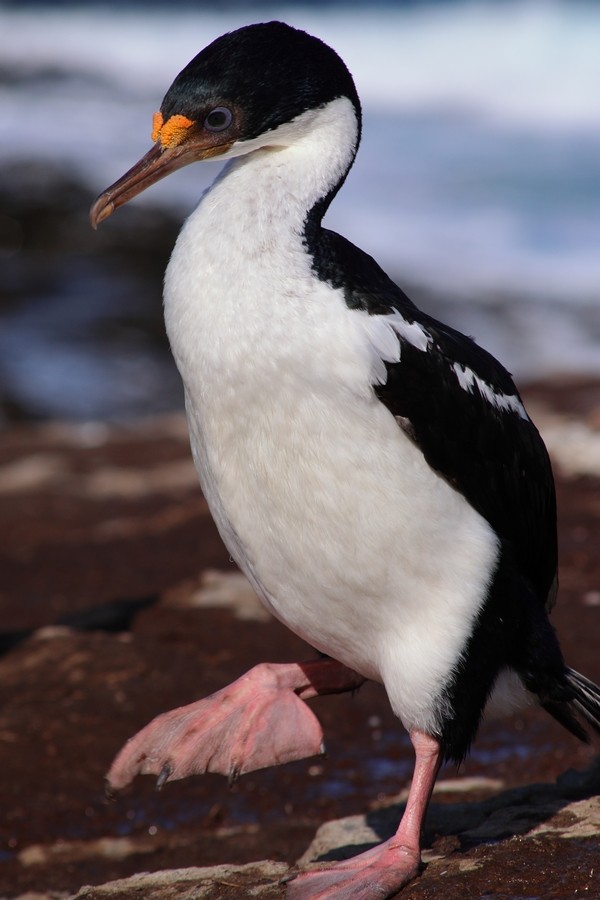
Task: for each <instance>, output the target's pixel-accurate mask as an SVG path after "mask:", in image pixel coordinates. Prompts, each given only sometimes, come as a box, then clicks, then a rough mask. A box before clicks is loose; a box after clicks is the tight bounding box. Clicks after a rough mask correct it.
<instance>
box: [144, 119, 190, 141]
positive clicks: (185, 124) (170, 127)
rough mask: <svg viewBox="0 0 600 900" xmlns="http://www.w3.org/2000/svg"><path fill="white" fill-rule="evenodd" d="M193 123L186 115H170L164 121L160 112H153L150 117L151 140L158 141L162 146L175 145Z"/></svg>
mask: <svg viewBox="0 0 600 900" xmlns="http://www.w3.org/2000/svg"><path fill="white" fill-rule="evenodd" d="M193 124H194V123H193V122H192V120H191V119H188V118H186V116H171V117H170V118H168V119H167V121H166V122H165V120H164V119H163V117H162V113H160V112H155V113H154V115H153V117H152V140H153V141H154V142H156V141H160V142H161V144H162V145H163V147H177V146H178V144H181V142H182V141H183V139H184V138H185V136H186V134H187V130H188V128H191V127H192V125H193Z"/></svg>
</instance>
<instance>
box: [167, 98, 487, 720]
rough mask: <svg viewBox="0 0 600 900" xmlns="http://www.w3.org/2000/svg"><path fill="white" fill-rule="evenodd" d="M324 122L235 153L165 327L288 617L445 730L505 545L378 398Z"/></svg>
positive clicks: (193, 420)
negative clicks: (334, 274)
mask: <svg viewBox="0 0 600 900" xmlns="http://www.w3.org/2000/svg"><path fill="white" fill-rule="evenodd" d="M345 102H346V101H335V104H338V107H337V112H336V113H335V115H334V114H332V110H331V109H329V110H327V108H326V112H328V118H327V117H326V116H324V122H325V125H326V126H327V128H329V129H330V130H331V129H332V121H333V122H334V124H335V122H336V121H337V123H338V126H339V127H341V126H342V125H343V124H344V121H345V120H344V117H345V116H346V113H347V110H346V108H345V107H340V104H342V103H345ZM335 104H331V105H330V106H331V107H335ZM334 111H335V110H334ZM313 115H314V114H313ZM336 115H337V120H336ZM344 127H347V123H346V125H345V126H344ZM315 132H318V129H315V127H314V123H313V126H312V129H311V141H312V143H310V142H308V144H307V143H306V142H304V144H303V142H302V141H299V142H297V143H295V144H294V145H293V146H291V147H288V148H286V149H279V150H258V151H256V152H255V153H253V154H251V155H249V156H246V157H244V158H243V159H241V160H239V161H236V162H235V163H234V164H233V165H232V166H231V168H230V169H229V170H228V171H227V173H226V174H225V176H223V177H222V178H221V179H220V180H219V181H218V182H217V183H216V184H215V186H213V188H212V189H211V191H210V192H209V193H208V194H207V195H206V196H205V198H204V199H203V201H202V202H201V204H200V206H199V207H198V209H197V210H196V211H195V213H193V215H192V216H191V217H190V219H189V220H188V222H187V223H186V225H185V227H184V229H183V231H182V233H181V235H180V238H179V240H178V242H177V246H176V248H175V251H174V253H173V257H172V260H171V263H170V264H169V268H168V271H167V276H166V282H165V316H166V321H167V329H168V332H169V337H170V340H171V344H172V348H173V352H174V355H175V358H176V361H177V364H178V366H179V369H180V371H181V374H182V377H183V381H184V384H185V389H186V404H187V410H188V419H189V424H190V433H191V441H192V450H193V453H194V459H195V462H196V466H197V469H198V472H199V475H200V479H201V482H202V487H203V490H204V492H205V495H206V498H207V501H208V502H209V504H210V506H211V510H212V512H213V515H214V517H215V521H216V523H217V526H218V527H219V530H220V532H221V535H222V536H223V539H224V541H225V543H226V544H227V546H228V547H229V550H230V552H231V553H232V555H233V556H234V557H235V558H236V560H237V561H238V563H239V565H240V566H241V568H242V569H243V570H244V571H245V572H246V573H247V574H248V576H249V577H250V579H251V580H252V582H253V583H254V585H255V587H256V588H257V589H258V590H259V592H260V594H261V596H262V598H263V600H264V602H265V603H266V604H267V605H268V606H269V607H270V608H271V610H272V611H273V612H274V614H275V615H276V616H277V617H278V618H280V619H281V620H282V621H283V622H284V623H285V624H286V625H288V626H289V627H290V628H291V629H292V630H293V631H295V632H296V633H297V634H299V635H301V636H302V637H303V638H305V639H306V640H307V641H308V642H309V643H310V644H312V645H313V646H314V647H316V648H318V649H320V650H322V651H323V652H325V653H328V654H330V655H331V656H333V657H335V658H337V659H339V660H341V661H342V662H344V663H345V664H347V665H348V666H350V667H351V668H353V669H356V670H358V671H360V672H362V673H363V674H364V675H366V676H367V677H370V678H373V679H376V680H379V681H382V682H383V683H384V684H385V686H386V689H387V691H388V694H389V696H390V701H391V703H392V706H393V708H394V710H395V712H396V713H397V714H398V715H399V716H400V718H401V719H402V721H403V722H404V724H405V725H406V726H407V727H413V726H417V727H422V728H428V729H432V728H433V729H435V727H436V725H437V723H438V721H439V716H440V713H441V712H442V709H441V708H440V703H441V702H442V701H441V690H442V687H443V685H444V684H445V683H446V681H447V679H448V678H449V676H450V674H451V672H452V668H453V666H454V665H455V664H456V662H457V660H458V658H459V656H460V653H461V651H462V649H463V648H464V646H465V642H466V640H467V638H468V636H469V634H470V631H471V629H472V626H473V622H474V619H475V616H476V615H477V612H478V610H479V608H480V606H481V603H482V600H483V598H484V597H485V593H486V589H487V586H488V584H489V581H490V579H491V576H492V572H493V569H494V566H495V563H496V559H497V553H498V550H497V542H496V538H495V536H494V534H493V532H492V530H491V529H490V527H489V525H488V524H487V522H485V521H484V520H483V519H482V518H481V517H480V516H479V515H478V514H477V513H475V512H474V510H473V509H472V508H471V507H470V506H469V505H468V504H467V503H466V501H465V500H464V499H463V497H462V496H461V495H460V494H458V493H457V492H456V491H454V490H453V489H452V488H451V487H450V486H449V485H448V484H447V483H446V482H445V481H443V480H442V479H441V478H439V477H438V476H437V475H435V474H434V473H433V472H432V470H431V469H430V468H429V466H428V465H427V463H426V462H425V460H424V458H423V456H422V454H421V453H420V451H419V450H418V448H417V447H416V446H415V445H414V444H413V443H412V442H411V441H410V439H409V438H407V437H406V435H405V434H404V432H403V431H402V430H401V429H400V428H399V427H398V425H397V423H396V422H395V420H394V418H393V417H392V416H391V414H390V413H389V412H388V411H387V410H386V409H385V407H384V406H383V405H382V404H381V403H380V402H379V400H378V399H377V398H376V396H375V394H374V392H373V390H372V384H373V382H374V380H376V378H377V377H378V374H377V373H380V371H381V361H380V358H379V357H377V354H376V353H375V348H377V347H381V343H382V342H381V328H380V327H379V326H378V325H377V323H376V320H375V319H374V318H373V317H369V316H368V315H367V314H366V313H364V312H362V311H360V310H349V309H348V307H347V306H346V304H345V302H344V298H343V295H342V292H341V291H339V290H335V289H333V288H331V287H330V286H329V285H327V284H325V283H323V282H320V281H319V280H318V279H317V278H316V277H315V276H314V273H313V272H312V271H311V268H310V258H309V256H308V254H307V252H306V249H305V247H304V245H303V243H302V239H301V231H302V224H303V216H304V214H305V210H306V209H307V208H308V207H307V203H308V204H309V205H310V198H308V199H307V196H306V194H307V191H308V184H309V183H310V184H312V181H313V179H314V171H313V169H314V166H315V165H316V159H317V153H318V158H319V159H321V158H322V157H323V155H325V156H326V155H327V147H324V146H323V142H324V140H325V138H324V133H325V128H324V129H322V132H321V145H319V141H315V140H314V135H315ZM338 137H339V136H338ZM332 140H333V138H332ZM311 160H312V168H311V165H309V163H311ZM341 164H342V163H340V165H341ZM312 202H314V199H313V200H312ZM423 352H427V350H426V345H424V348H423ZM377 363H378V364H379V365H377Z"/></svg>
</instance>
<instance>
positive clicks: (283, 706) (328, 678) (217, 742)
mask: <svg viewBox="0 0 600 900" xmlns="http://www.w3.org/2000/svg"><path fill="white" fill-rule="evenodd" d="M364 681H365V679H364V678H363V677H362V675H358V674H357V673H356V672H353V671H352V670H351V669H347V668H346V667H345V666H343V665H342V664H341V663H339V662H336V661H335V660H333V659H323V660H315V661H312V662H306V663H289V664H280V665H277V664H271V663H263V664H262V665H259V666H255V667H254V668H253V669H251V670H250V671H249V672H246V674H245V675H242V677H241V678H238V680H237V681H234V682H233V684H231V685H229V687H226V688H223V690H220V691H217V692H216V693H215V694H212V695H211V696H210V697H207V698H206V699H205V700H199V701H198V702H196V703H191V704H190V705H189V706H181V707H179V709H174V710H172V711H171V712H167V713H163V715H161V716H157V718H156V719H153V720H152V722H150V724H149V725H146V727H145V728H143V729H142V731H140V732H139V733H138V734H136V735H135V737H133V738H131V740H130V741H128V742H127V744H125V746H124V747H123V749H122V750H121V752H120V753H119V754H118V756H117V757H116V759H115V761H114V762H113V764H112V766H111V768H110V771H109V773H108V775H107V781H108V787H109V789H114V790H118V789H120V788H122V787H125V785H126V784H129V782H130V781H132V780H133V778H135V776H136V775H150V774H153V775H158V782H157V786H158V787H162V786H163V784H165V782H166V781H168V780H169V779H172V780H175V779H178V778H186V777H187V776H188V775H194V774H203V773H204V772H220V773H221V774H223V775H227V776H228V777H229V778H230V779H231V780H233V779H235V778H236V777H237V776H238V775H241V774H242V773H244V772H252V771H253V770H254V769H263V768H265V767H266V766H273V765H277V764H278V763H285V762H291V761H292V760H294V759H303V758H305V757H307V756H315V755H316V754H319V753H322V752H323V732H322V730H321V726H320V724H319V722H318V720H317V718H316V716H315V715H314V714H313V713H312V712H311V711H310V709H309V708H308V706H306V704H305V703H304V702H303V701H304V700H309V699H310V698H311V697H316V696H317V695H318V694H337V693H341V692H343V691H350V690H354V689H355V688H358V687H360V685H361V684H363V683H364Z"/></svg>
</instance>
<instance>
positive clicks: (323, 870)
mask: <svg viewBox="0 0 600 900" xmlns="http://www.w3.org/2000/svg"><path fill="white" fill-rule="evenodd" d="M420 865H421V858H420V853H419V851H418V850H417V849H414V848H412V849H411V848H409V847H405V846H402V845H401V844H398V842H397V838H390V840H389V841H386V842H385V843H384V844H380V845H379V846H378V847H373V849H372V850H367V851H366V853H361V854H360V855H359V856H355V857H354V858H353V859H349V860H348V861H347V862H341V863H335V864H333V865H329V866H322V867H319V868H314V869H311V870H309V871H307V872H303V873H302V874H301V875H298V876H297V878H294V879H293V881H290V883H289V885H288V889H287V892H286V900H329V898H331V900H384V898H386V897H394V896H395V895H396V893H397V892H398V891H399V890H401V889H402V888H403V887H405V886H406V885H407V884H408V883H409V882H410V881H412V879H413V878H415V876H416V875H418V874H419V869H420Z"/></svg>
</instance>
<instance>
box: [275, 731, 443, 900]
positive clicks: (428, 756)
mask: <svg viewBox="0 0 600 900" xmlns="http://www.w3.org/2000/svg"><path fill="white" fill-rule="evenodd" d="M410 738H411V741H412V743H413V746H414V748H415V754H416V760H415V771H414V775H413V780H412V784H411V788H410V792H409V795H408V801H407V804H406V809H405V811H404V815H403V816H402V821H401V822H400V825H399V827H398V831H397V832H396V834H395V835H394V837H392V838H390V839H389V840H388V841H385V843H383V844H381V845H380V846H379V847H374V848H373V849H372V850H367V852H366V853H361V854H359V855H358V856H355V857H354V859H349V860H348V861H347V862H342V863H336V864H335V865H332V866H331V865H330V866H326V867H321V868H316V867H315V868H314V869H312V870H309V871H308V872H305V873H304V874H301V875H299V876H298V877H297V878H295V879H294V880H293V881H291V882H290V884H289V887H288V890H287V895H286V896H287V900H309V898H310V900H328V898H331V900H385V898H386V897H393V896H394V895H395V894H396V893H397V892H398V891H399V890H401V888H403V887H404V886H405V885H407V884H408V882H409V881H412V879H413V878H414V877H415V876H416V875H417V874H418V872H419V868H420V865H421V829H422V826H423V820H424V818H425V813H426V812H427V806H428V804H429V800H430V797H431V792H432V791H433V786H434V784H435V779H436V777H437V773H438V771H439V768H440V760H441V753H440V745H439V743H438V742H437V741H436V740H435V738H432V737H431V736H430V735H428V734H425V733H424V732H422V731H412V732H411V734H410Z"/></svg>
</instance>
